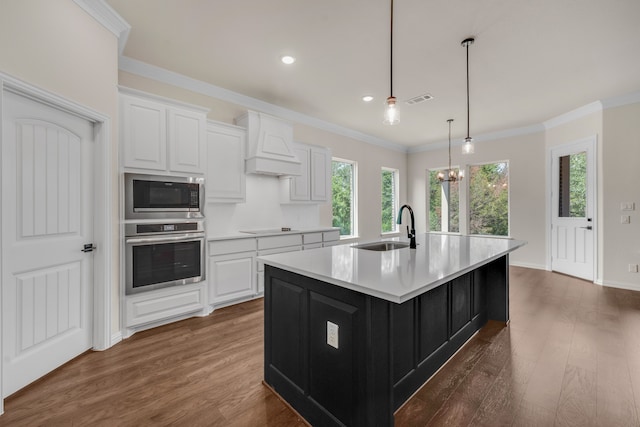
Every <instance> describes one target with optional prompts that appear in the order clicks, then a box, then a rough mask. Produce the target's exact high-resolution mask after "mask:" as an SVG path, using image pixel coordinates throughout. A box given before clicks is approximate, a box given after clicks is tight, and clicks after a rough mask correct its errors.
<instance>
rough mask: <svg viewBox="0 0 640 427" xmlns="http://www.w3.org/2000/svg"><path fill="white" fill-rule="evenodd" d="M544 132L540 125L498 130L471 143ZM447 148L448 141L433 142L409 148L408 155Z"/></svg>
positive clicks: (478, 136) (458, 143) (475, 138)
mask: <svg viewBox="0 0 640 427" xmlns="http://www.w3.org/2000/svg"><path fill="white" fill-rule="evenodd" d="M544 130H545V128H544V126H543V125H542V124H537V125H531V126H524V127H519V128H515V129H506V130H500V131H497V132H490V133H483V134H481V135H477V136H474V137H473V142H474V143H478V142H480V143H482V142H486V141H495V140H498V139H506V138H513V137H515V136H521V135H530V134H533V133H538V132H544ZM461 145H462V141H461V140H460V141H452V142H451V146H452V147H459V146H461ZM448 146H449V141H440V142H434V143H432V144H425V145H421V146H418V147H411V148H409V150H408V153H409V154H412V153H422V152H425V151H435V150H441V149H445V148H447V147H448Z"/></svg>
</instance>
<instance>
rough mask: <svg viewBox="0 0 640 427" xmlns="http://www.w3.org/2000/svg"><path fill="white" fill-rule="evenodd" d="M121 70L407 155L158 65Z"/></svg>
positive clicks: (124, 62)
mask: <svg viewBox="0 0 640 427" xmlns="http://www.w3.org/2000/svg"><path fill="white" fill-rule="evenodd" d="M119 68H120V70H122V71H125V72H127V73H131V74H136V75H138V76H142V77H146V78H149V79H153V80H156V81H158V82H162V83H167V84H170V85H172V86H176V87H179V88H182V89H186V90H189V91H191V92H195V93H200V94H202V95H206V96H209V97H212V98H216V99H220V100H222V101H226V102H231V103H233V104H236V105H240V106H242V107H245V108H247V109H250V110H256V111H261V112H263V113H267V114H271V115H273V116H276V117H280V118H282V119H285V120H290V121H292V122H297V123H301V124H304V125H307V126H311V127H315V128H318V129H322V130H326V131H328V132H332V133H335V134H338V135H343V136H346V137H349V138H353V139H356V140H359V141H362V142H366V143H368V144H372V145H377V146H379V147H383V148H386V149H389V150H394V151H399V152H401V153H406V152H407V147H405V146H404V145H400V144H396V143H394V142H391V141H387V140H385V139H382V138H378V137H375V136H372V135H368V134H365V133H363V132H359V131H356V130H353V129H349V128H346V127H344V126H339V125H336V124H333V123H329V122H327V121H324V120H320V119H317V118H315V117H311V116H308V115H306V114H302V113H298V112H297V111H293V110H289V109H288V108H283V107H279V106H277V105H274V104H270V103H268V102H265V101H262V100H259V99H256V98H252V97H250V96H246V95H242V94H240V93H237V92H233V91H231V90H228V89H225V88H222V87H220V86H215V85H212V84H210V83H206V82H203V81H201V80H196V79H193V78H191V77H187V76H185V75H182V74H178V73H175V72H173V71H169V70H166V69H164V68H160V67H156V66H155V65H150V64H147V63H145V62H142V61H138V60H137V59H133V58H129V57H127V56H120V61H119Z"/></svg>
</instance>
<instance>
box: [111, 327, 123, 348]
mask: <svg viewBox="0 0 640 427" xmlns="http://www.w3.org/2000/svg"><path fill="white" fill-rule="evenodd" d="M123 339H124V338H123V337H122V332H121V331H117V332H115V333H114V334H113V335H111V347H113V346H114V345H116V344H118V343H119V342H120V341H122V340H123Z"/></svg>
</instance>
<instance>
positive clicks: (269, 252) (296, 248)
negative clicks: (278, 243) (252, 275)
mask: <svg viewBox="0 0 640 427" xmlns="http://www.w3.org/2000/svg"><path fill="white" fill-rule="evenodd" d="M301 250H302V246H289V247H288V248H278V249H267V250H264V251H260V252H258V256H263V255H273V254H283V253H287V252H297V251H301ZM258 271H264V262H262V261H260V260H258Z"/></svg>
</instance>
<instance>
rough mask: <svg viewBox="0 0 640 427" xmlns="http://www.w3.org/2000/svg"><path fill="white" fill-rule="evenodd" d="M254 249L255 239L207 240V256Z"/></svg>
mask: <svg viewBox="0 0 640 427" xmlns="http://www.w3.org/2000/svg"><path fill="white" fill-rule="evenodd" d="M255 250H256V239H255V238H249V239H230V240H213V241H210V242H209V256H214V255H224V254H234V253H238V252H251V251H255Z"/></svg>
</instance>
